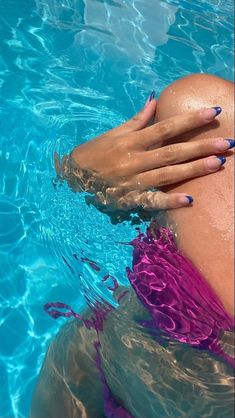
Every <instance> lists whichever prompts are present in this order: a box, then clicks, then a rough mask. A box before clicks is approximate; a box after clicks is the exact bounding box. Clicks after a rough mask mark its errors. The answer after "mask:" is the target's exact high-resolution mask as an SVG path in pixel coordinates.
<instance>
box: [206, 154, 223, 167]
mask: <svg viewBox="0 0 235 418" xmlns="http://www.w3.org/2000/svg"><path fill="white" fill-rule="evenodd" d="M225 162H226V158H225V157H223V156H222V157H210V158H207V160H206V164H207V167H208V168H209V170H210V171H216V170H218V169H219V168H220V167H221V166H222V165H224V163H225Z"/></svg>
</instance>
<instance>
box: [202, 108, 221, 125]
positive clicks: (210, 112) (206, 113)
mask: <svg viewBox="0 0 235 418" xmlns="http://www.w3.org/2000/svg"><path fill="white" fill-rule="evenodd" d="M221 112H222V109H221V107H218V106H216V107H211V108H210V109H204V110H202V116H203V117H204V119H205V120H206V121H208V122H210V121H212V120H213V119H214V118H215V117H216V116H218V115H219V114H220V113H221Z"/></svg>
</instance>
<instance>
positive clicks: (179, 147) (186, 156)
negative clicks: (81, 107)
mask: <svg viewBox="0 0 235 418" xmlns="http://www.w3.org/2000/svg"><path fill="white" fill-rule="evenodd" d="M233 142H234V141H232V140H226V139H223V138H212V139H205V140H199V141H194V142H181V143H177V144H173V145H168V146H165V147H162V148H157V149H154V150H152V151H146V152H142V153H139V155H138V157H137V158H136V164H137V165H138V171H139V172H143V171H146V170H153V169H154V168H158V167H165V166H167V165H173V164H177V163H181V162H183V161H189V160H193V159H196V158H200V157H206V156H209V155H213V154H221V153H223V152H226V151H227V150H229V149H230V148H232V147H233Z"/></svg>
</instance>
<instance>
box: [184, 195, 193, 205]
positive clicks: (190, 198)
mask: <svg viewBox="0 0 235 418" xmlns="http://www.w3.org/2000/svg"><path fill="white" fill-rule="evenodd" d="M185 197H186V199H187V200H188V202H189V204H190V205H191V203H193V196H190V195H188V196H185Z"/></svg>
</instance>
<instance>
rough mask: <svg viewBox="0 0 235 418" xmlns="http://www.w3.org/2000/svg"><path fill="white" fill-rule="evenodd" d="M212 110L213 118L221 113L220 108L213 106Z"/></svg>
mask: <svg viewBox="0 0 235 418" xmlns="http://www.w3.org/2000/svg"><path fill="white" fill-rule="evenodd" d="M212 109H214V110H215V116H218V115H219V114H220V113H221V112H222V108H221V107H220V106H214V107H212Z"/></svg>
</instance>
